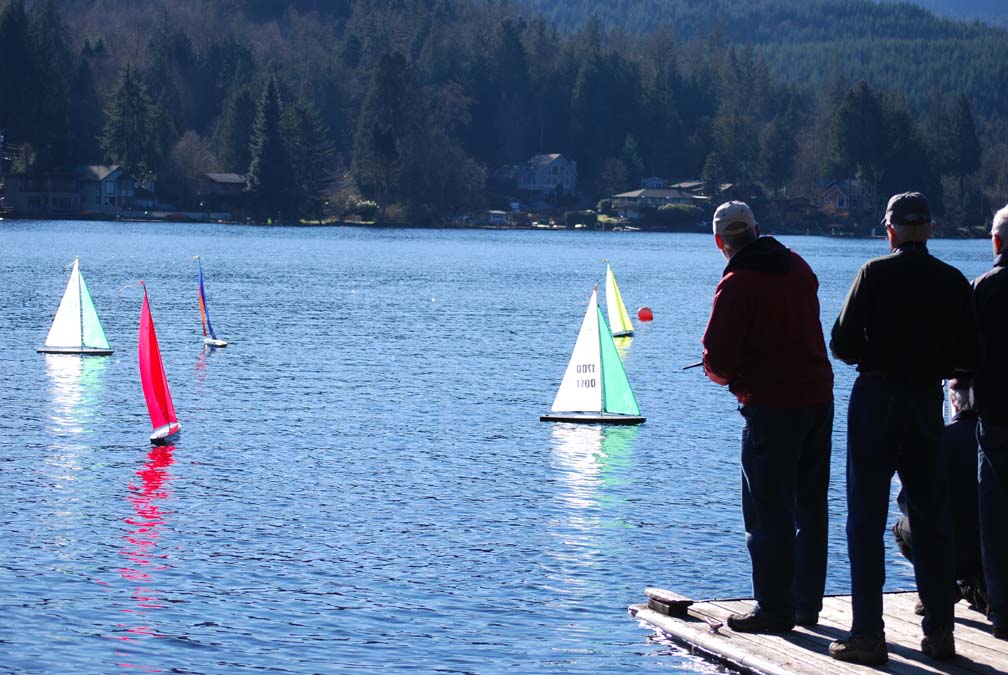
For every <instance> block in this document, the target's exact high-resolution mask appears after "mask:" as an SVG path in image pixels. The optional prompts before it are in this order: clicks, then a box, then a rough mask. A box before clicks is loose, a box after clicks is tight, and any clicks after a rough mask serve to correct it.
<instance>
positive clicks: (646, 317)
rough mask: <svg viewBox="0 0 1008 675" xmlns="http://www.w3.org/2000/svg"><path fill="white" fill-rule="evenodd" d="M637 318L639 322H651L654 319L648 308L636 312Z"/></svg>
mask: <svg viewBox="0 0 1008 675" xmlns="http://www.w3.org/2000/svg"><path fill="white" fill-rule="evenodd" d="M637 318H638V319H640V320H641V321H651V320H652V319H654V314H652V313H651V308H650V307H641V308H640V309H638V310H637Z"/></svg>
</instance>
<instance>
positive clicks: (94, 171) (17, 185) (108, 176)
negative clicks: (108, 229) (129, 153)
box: [5, 164, 140, 217]
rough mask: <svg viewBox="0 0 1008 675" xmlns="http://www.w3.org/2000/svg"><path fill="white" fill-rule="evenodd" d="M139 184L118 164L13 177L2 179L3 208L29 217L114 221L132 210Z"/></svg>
mask: <svg viewBox="0 0 1008 675" xmlns="http://www.w3.org/2000/svg"><path fill="white" fill-rule="evenodd" d="M139 183H140V181H139V180H137V179H136V178H135V177H134V176H131V175H129V174H127V173H126V171H125V170H124V169H123V168H122V167H121V166H119V165H118V164H112V165H105V164H92V165H87V166H79V167H76V168H74V169H73V170H71V171H66V172H56V171H54V172H48V173H38V174H25V173H16V174H12V175H9V176H7V177H6V179H5V197H6V205H7V207H8V208H9V209H10V210H11V211H12V212H13V213H16V214H19V215H25V216H32V217H38V216H54V217H64V216H82V215H85V216H86V215H99V216H107V217H115V216H116V215H118V214H119V213H120V212H122V211H123V210H125V209H128V208H130V207H132V206H133V196H134V194H135V193H136V190H137V188H138V186H139Z"/></svg>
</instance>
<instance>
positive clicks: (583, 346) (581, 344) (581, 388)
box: [552, 289, 602, 412]
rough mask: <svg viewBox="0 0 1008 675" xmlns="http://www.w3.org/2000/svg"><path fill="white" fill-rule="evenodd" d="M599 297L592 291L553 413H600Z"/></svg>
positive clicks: (555, 400)
mask: <svg viewBox="0 0 1008 675" xmlns="http://www.w3.org/2000/svg"><path fill="white" fill-rule="evenodd" d="M598 317H599V315H598V294H597V292H596V291H595V290H594V289H593V290H592V294H591V300H589V301H588V311H586V312H585V316H584V321H582V322H581V332H579V333H578V337H577V342H575V343H574V353H573V354H571V359H570V363H569V364H567V372H566V373H564V378H563V382H561V383H560V390H559V391H557V395H556V399H554V401H553V407H552V411H553V412H573V411H577V412H601V411H602V353H601V349H600V347H599V325H598V324H599V318H598Z"/></svg>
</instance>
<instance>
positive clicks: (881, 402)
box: [829, 192, 976, 665]
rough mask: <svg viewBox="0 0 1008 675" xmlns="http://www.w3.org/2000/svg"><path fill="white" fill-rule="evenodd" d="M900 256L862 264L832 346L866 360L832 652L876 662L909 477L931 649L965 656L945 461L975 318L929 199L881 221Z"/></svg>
mask: <svg viewBox="0 0 1008 675" xmlns="http://www.w3.org/2000/svg"><path fill="white" fill-rule="evenodd" d="M883 224H884V225H885V228H886V233H887V235H888V238H889V246H890V248H891V249H892V255H888V256H884V257H881V258H876V259H874V260H869V261H868V262H867V263H865V264H864V265H863V266H862V267H861V269H860V270H859V271H858V273H857V276H856V277H855V279H854V283H853V284H852V285H851V289H850V292H849V293H848V295H847V299H846V301H845V302H844V306H843V309H842V310H841V311H840V316H839V317H837V320H836V323H835V324H834V325H833V331H832V340H831V342H830V348H831V349H832V350H833V355H834V356H836V357H837V358H838V359H840V360H842V361H844V362H845V363H850V364H856V365H857V369H858V378H857V380H856V381H855V382H854V388H853V390H852V391H851V396H850V404H849V409H848V414H847V553H848V556H849V557H850V569H851V605H852V609H853V614H854V617H853V622H852V624H851V632H850V636H849V637H848V638H846V639H842V640H836V641H835V642H833V643H832V644H831V645H830V647H829V653H830V655H831V656H832V657H833V658H835V659H838V660H841V661H850V662H854V663H863V664H871V665H878V664H882V663H885V662H886V661H888V659H889V652H888V649H887V647H886V643H885V630H884V628H885V623H884V622H883V620H882V585H883V583H884V581H885V545H884V543H883V537H884V534H885V529H886V518H887V516H888V512H889V488H890V483H891V481H892V477H893V474H894V473H896V472H899V475H900V480H901V482H902V484H903V490H904V494H905V495H906V501H907V511H908V513H909V517H910V524H911V527H912V528H913V535H914V536H913V558H914V575H915V577H916V580H917V591H918V593H919V594H920V597H921V600H922V602H923V604H924V620H923V629H924V639H923V640H922V641H921V651H923V652H924V653H925V654H926V655H928V656H931V657H932V658H936V659H950V658H952V657H953V656H955V640H954V638H953V635H952V630H953V626H954V624H953V605H954V604H955V597H954V588H955V579H954V572H953V561H952V550H951V548H950V547H949V546H948V536H949V518H948V512H947V510H946V507H945V499H946V493H947V488H946V480H945V479H946V476H945V472H944V468H943V467H944V462H943V460H942V456H941V436H942V430H943V428H944V426H945V420H944V417H943V414H942V397H943V391H942V380H943V379H948V378H951V377H953V376H955V375H956V373H957V372H958V371H965V372H971V371H972V370H973V368H974V367H975V358H976V353H975V352H976V345H975V343H976V325H975V321H974V319H973V313H972V306H971V290H970V285H969V282H968V281H967V280H966V278H965V277H964V276H963V275H962V273H961V272H960V271H959V270H957V269H955V268H954V267H952V266H951V265H947V264H945V263H943V262H941V261H940V260H938V259H937V258H935V257H933V256H932V255H931V254H930V253H929V252H928V249H927V243H926V242H927V240H928V239H929V238H930V237H931V234H932V232H933V224H932V222H931V211H930V209H929V207H928V203H927V199H926V198H925V197H924V195H922V194H920V193H919V192H907V193H903V194H899V195H895V196H894V197H893V198H892V199H890V200H889V204H888V207H887V209H886V216H885V219H884V221H883Z"/></svg>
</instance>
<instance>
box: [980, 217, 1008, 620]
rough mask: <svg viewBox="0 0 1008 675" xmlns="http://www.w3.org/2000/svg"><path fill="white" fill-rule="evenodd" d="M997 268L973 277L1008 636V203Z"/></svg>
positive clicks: (985, 450) (1000, 606)
mask: <svg viewBox="0 0 1008 675" xmlns="http://www.w3.org/2000/svg"><path fill="white" fill-rule="evenodd" d="M991 243H992V245H993V248H994V269H992V270H990V271H989V272H987V273H986V274H984V275H983V276H981V277H979V278H977V279H976V280H975V281H974V282H973V299H974V302H975V306H976V317H977V325H978V327H979V333H980V365H979V367H978V368H977V372H976V381H975V383H974V388H975V390H976V403H977V410H978V412H979V413H980V425H979V427H978V432H977V436H978V437H979V439H980V547H981V551H982V555H983V565H984V576H985V577H986V580H987V599H988V603H989V609H988V615H987V616H988V618H989V619H990V620H991V623H993V624H994V636H995V637H998V638H1000V639H1002V640H1008V359H1006V358H1005V353H1004V352H1005V344H1006V342H1005V339H1006V338H1008V269H1006V267H1008V255H1006V254H1008V206H1006V207H1005V208H1003V209H1001V210H1000V211H998V212H997V214H995V216H994V226H993V227H992V228H991Z"/></svg>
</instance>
